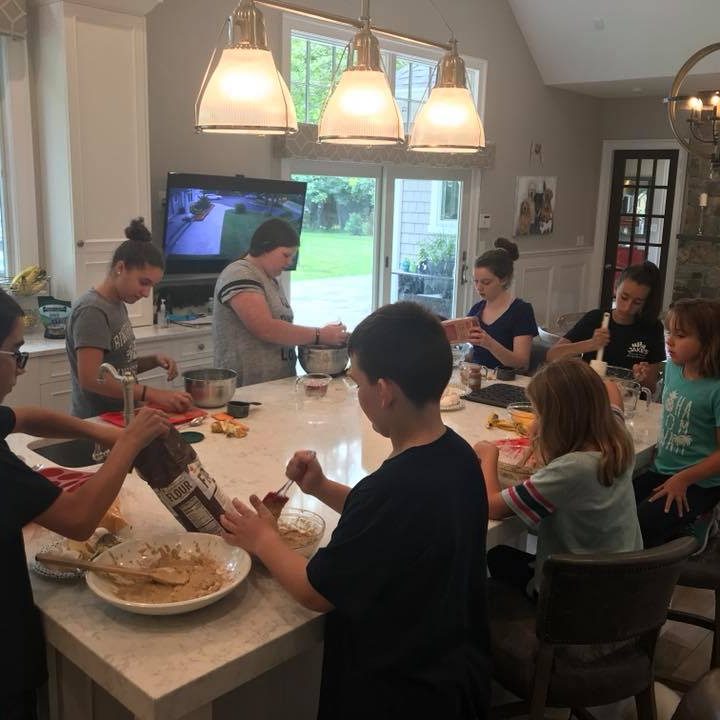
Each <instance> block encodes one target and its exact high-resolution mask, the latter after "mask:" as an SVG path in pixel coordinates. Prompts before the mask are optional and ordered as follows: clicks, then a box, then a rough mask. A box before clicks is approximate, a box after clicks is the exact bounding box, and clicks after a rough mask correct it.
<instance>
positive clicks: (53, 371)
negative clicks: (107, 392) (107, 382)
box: [5, 329, 213, 412]
mask: <svg viewBox="0 0 720 720" xmlns="http://www.w3.org/2000/svg"><path fill="white" fill-rule="evenodd" d="M136 344H137V352H138V355H139V356H145V355H156V354H158V353H161V354H163V355H169V356H170V357H172V358H174V359H175V361H176V362H177V364H178V377H177V378H176V379H175V380H174V381H172V382H168V380H167V373H166V371H165V370H164V369H163V368H154V369H153V370H149V371H148V372H146V373H143V374H142V375H141V376H140V378H139V381H140V382H141V383H143V384H144V385H149V386H150V387H154V388H158V389H160V390H177V389H181V388H182V387H183V386H184V382H183V379H182V373H183V372H184V371H185V370H194V369H199V368H208V367H212V365H213V340H212V333H211V332H210V330H209V329H208V330H207V331H204V332H203V331H198V332H193V333H192V334H191V335H186V336H182V335H181V336H177V335H176V336H173V337H169V338H166V339H162V340H156V339H143V338H139V339H137V340H136ZM71 392H72V381H71V375H70V363H69V361H68V358H67V354H66V353H65V350H61V349H58V350H57V351H53V352H49V353H44V354H42V355H36V356H34V355H33V354H32V353H31V355H30V361H29V362H28V364H27V367H26V371H25V373H24V374H23V375H21V376H20V377H19V378H18V382H17V384H16V386H15V388H14V390H13V392H12V393H11V394H10V395H9V396H8V397H7V398H6V400H5V404H7V405H10V406H16V407H17V406H19V405H40V406H41V407H45V408H48V409H50V410H59V411H61V412H69V411H70V398H71Z"/></svg>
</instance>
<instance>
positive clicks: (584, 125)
mask: <svg viewBox="0 0 720 720" xmlns="http://www.w3.org/2000/svg"><path fill="white" fill-rule="evenodd" d="M304 1H306V2H307V4H308V5H312V6H313V7H314V8H317V9H325V10H329V11H333V12H336V13H341V14H344V15H350V16H355V15H356V14H357V11H358V9H359V2H358V1H357V0H304ZM419 4H422V11H419V7H418V6H419ZM234 6H235V0H213V1H212V2H209V1H207V0H206V1H205V2H198V0H165V1H164V2H163V3H161V4H160V5H158V6H157V7H156V8H155V9H154V10H153V11H152V12H151V13H150V14H149V15H148V17H147V28H148V58H149V73H148V82H149V94H150V153H151V155H150V157H151V183H152V204H153V226H154V227H155V228H156V232H158V231H159V229H160V228H161V227H162V220H161V207H160V201H159V191H161V190H162V189H164V186H165V175H166V173H167V172H168V170H177V171H192V172H207V173H219V174H234V173H243V174H246V175H253V176H260V177H263V176H264V177H279V173H280V165H279V161H277V160H275V159H274V158H273V157H272V150H271V143H270V140H268V139H263V138H252V137H242V136H229V135H228V136H222V135H218V136H199V135H196V134H195V133H194V130H193V107H194V101H195V95H196V93H197V90H198V88H199V86H200V82H201V80H202V76H203V73H204V71H205V67H206V65H207V62H208V60H209V57H210V52H211V49H212V47H213V44H214V42H215V39H216V36H217V33H218V31H219V29H220V25H221V23H222V21H223V18H224V16H225V15H226V14H228V13H229V12H231V11H232V9H233V8H234ZM210 8H212V10H210ZM442 9H443V12H444V14H445V15H446V16H447V19H448V22H449V23H450V24H451V25H452V26H453V27H454V28H455V30H456V33H457V36H458V39H459V41H460V48H461V51H462V52H464V53H466V54H467V55H473V56H476V57H480V58H484V59H486V60H487V61H488V81H487V95H486V111H485V130H486V136H487V138H488V140H489V141H490V142H493V143H495V145H496V148H497V155H496V162H495V167H494V168H492V169H490V170H487V171H484V172H483V178H482V186H481V188H480V193H481V199H480V207H481V209H482V211H483V212H488V213H491V214H492V228H491V229H490V230H484V231H480V233H479V240H480V241H485V240H487V241H492V240H493V239H494V238H495V237H496V236H498V235H510V234H511V233H512V229H513V220H514V198H515V186H516V177H517V176H518V175H557V176H558V185H557V197H556V205H555V232H554V234H553V235H552V236H545V237H543V238H540V237H533V238H529V239H528V238H525V239H523V240H521V241H520V248H521V251H522V250H523V249H533V250H545V249H550V248H558V247H575V245H576V236H578V235H583V236H584V237H585V242H586V244H590V243H591V242H592V236H593V229H594V221H595V205H596V199H597V183H598V175H599V170H600V149H601V140H602V138H603V133H602V130H601V116H602V113H601V107H602V102H601V101H599V100H596V99H593V98H590V97H586V96H582V95H578V94H574V93H570V92H567V91H563V90H556V89H551V88H547V87H545V86H544V85H543V83H542V81H541V79H540V75H539V73H538V70H537V68H536V66H535V63H534V62H533V60H532V57H531V56H530V53H529V51H528V48H527V46H526V44H525V40H524V39H523V36H522V34H521V32H520V30H519V28H518V26H517V24H516V22H515V18H514V16H513V14H512V11H511V10H510V7H509V6H508V4H507V2H506V1H505V0H448V2H446V3H443V7H442ZM262 10H263V12H264V14H265V17H266V20H267V25H268V33H269V39H270V43H271V47H272V49H273V51H274V53H275V55H276V57H279V55H280V51H281V47H282V45H281V38H280V32H281V30H280V28H281V21H280V15H279V14H278V13H277V12H274V11H272V10H269V9H265V8H263V9H262ZM372 10H373V17H374V20H375V21H376V22H377V23H378V24H379V25H384V26H388V27H393V28H397V29H398V30H404V31H407V32H409V33H414V34H417V35H422V36H427V37H431V38H436V39H440V40H444V39H446V34H447V32H446V30H445V29H444V27H443V25H442V23H441V21H440V19H439V18H438V17H437V15H436V13H435V12H434V11H433V9H432V7H431V6H430V4H429V3H427V2H426V0H392V2H387V3H379V2H376V3H374V5H373V6H372ZM533 141H534V142H541V143H542V144H543V158H544V165H543V167H541V168H540V167H537V166H531V165H530V161H529V149H530V143H531V142H533Z"/></svg>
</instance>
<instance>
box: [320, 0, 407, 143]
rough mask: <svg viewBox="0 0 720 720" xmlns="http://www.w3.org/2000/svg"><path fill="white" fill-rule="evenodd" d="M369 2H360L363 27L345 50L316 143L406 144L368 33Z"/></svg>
mask: <svg viewBox="0 0 720 720" xmlns="http://www.w3.org/2000/svg"><path fill="white" fill-rule="evenodd" d="M369 15H370V11H369V0H363V15H362V17H361V18H360V20H361V23H362V26H361V29H360V31H359V32H358V33H357V34H356V35H355V37H354V38H353V40H352V42H351V43H350V46H349V48H348V67H347V70H345V71H344V72H343V74H342V75H341V76H340V80H339V82H338V84H337V85H336V86H335V89H334V90H333V92H332V94H331V95H330V97H329V98H328V100H327V102H326V104H325V107H324V108H323V111H322V114H321V117H320V122H319V123H318V140H319V141H320V142H322V143H334V144H342V145H401V144H402V143H403V142H404V141H405V131H404V128H403V121H402V116H401V115H400V108H399V107H398V104H397V101H396V100H395V97H394V96H393V93H392V90H391V89H390V83H389V82H388V79H387V76H386V75H385V73H384V71H383V69H382V65H381V62H380V47H379V45H378V41H377V38H376V37H375V35H373V33H372V32H371V30H370V16H369Z"/></svg>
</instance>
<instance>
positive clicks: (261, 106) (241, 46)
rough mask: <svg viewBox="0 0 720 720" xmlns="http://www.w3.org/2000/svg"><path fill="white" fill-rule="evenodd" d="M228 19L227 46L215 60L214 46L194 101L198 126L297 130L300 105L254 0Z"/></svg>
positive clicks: (235, 130) (218, 129) (250, 131)
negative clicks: (277, 64) (297, 106)
mask: <svg viewBox="0 0 720 720" xmlns="http://www.w3.org/2000/svg"><path fill="white" fill-rule="evenodd" d="M227 24H228V40H227V45H226V46H225V47H224V48H222V51H221V53H220V58H219V60H218V61H217V63H216V64H214V63H215V59H216V56H217V54H218V48H217V47H216V48H215V50H214V51H213V55H212V57H211V58H210V63H209V65H208V68H207V70H206V71H205V77H204V78H203V84H202V86H201V87H200V92H199V93H198V97H197V100H196V102H195V129H196V130H197V131H198V132H204V133H239V134H247V135H285V134H289V133H296V132H297V129H298V126H297V118H296V114H295V105H294V103H293V101H292V97H291V96H290V92H289V91H288V87H287V85H286V84H285V81H284V80H283V78H282V75H280V73H279V72H278V70H277V68H276V67H275V61H274V60H273V56H272V54H271V53H270V51H269V50H268V45H267V36H266V34H265V21H264V19H263V16H262V13H261V12H260V11H259V10H258V9H257V8H256V7H255V3H254V1H253V0H242V2H241V3H240V4H239V5H238V6H237V8H236V9H235V11H234V12H233V14H232V15H231V16H230V17H229V18H228V20H227ZM221 32H222V31H221ZM213 65H214V66H213Z"/></svg>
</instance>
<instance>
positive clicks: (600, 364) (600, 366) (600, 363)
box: [590, 312, 610, 378]
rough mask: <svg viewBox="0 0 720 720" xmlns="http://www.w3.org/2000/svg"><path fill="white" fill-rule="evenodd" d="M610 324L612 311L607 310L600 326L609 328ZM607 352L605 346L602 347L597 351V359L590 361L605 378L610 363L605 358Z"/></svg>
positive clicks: (591, 365)
mask: <svg viewBox="0 0 720 720" xmlns="http://www.w3.org/2000/svg"><path fill="white" fill-rule="evenodd" d="M609 325H610V313H608V312H606V313H604V314H603V319H602V323H601V325H600V328H601V329H602V330H607V329H608V327H609ZM604 354H605V348H604V347H601V348H600V349H599V350H598V351H597V353H595V359H594V360H591V361H590V367H591V368H592V369H593V370H594V371H595V372H596V373H597V374H598V375H599V376H600V377H601V378H604V377H605V374H606V373H607V366H608V364H607V363H606V362H605V361H604V360H603V355H604Z"/></svg>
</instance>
